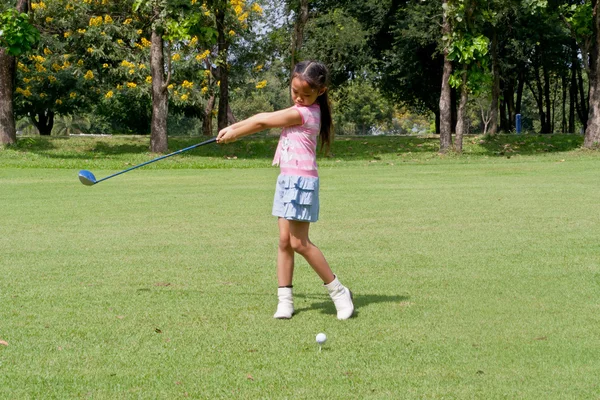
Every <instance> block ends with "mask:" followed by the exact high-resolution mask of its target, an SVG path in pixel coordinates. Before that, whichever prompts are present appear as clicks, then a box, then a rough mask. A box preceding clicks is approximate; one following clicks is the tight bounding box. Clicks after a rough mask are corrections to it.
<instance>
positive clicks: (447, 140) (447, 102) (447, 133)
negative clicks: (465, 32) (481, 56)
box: [440, 0, 452, 153]
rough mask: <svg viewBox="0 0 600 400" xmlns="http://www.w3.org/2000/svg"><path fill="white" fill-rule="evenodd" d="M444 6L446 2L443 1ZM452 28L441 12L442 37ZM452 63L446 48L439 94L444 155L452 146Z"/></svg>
mask: <svg viewBox="0 0 600 400" xmlns="http://www.w3.org/2000/svg"><path fill="white" fill-rule="evenodd" d="M443 2H444V4H447V3H448V0H443ZM451 33H452V28H451V27H450V21H448V18H447V15H446V12H445V11H444V12H443V24H442V35H443V36H448V37H449V36H450V34H451ZM451 74H452V62H451V61H450V60H449V59H448V48H444V69H443V73H442V90H441V94H440V153H445V152H446V151H448V149H450V147H451V146H452V104H451V103H452V99H451V97H452V91H451V88H450V83H449V79H450V75H451Z"/></svg>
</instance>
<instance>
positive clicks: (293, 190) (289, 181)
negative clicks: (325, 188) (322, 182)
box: [273, 174, 319, 222]
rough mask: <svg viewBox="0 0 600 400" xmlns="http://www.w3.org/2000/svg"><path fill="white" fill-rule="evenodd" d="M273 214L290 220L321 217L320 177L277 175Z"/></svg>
mask: <svg viewBox="0 0 600 400" xmlns="http://www.w3.org/2000/svg"><path fill="white" fill-rule="evenodd" d="M273 215H274V216H276V217H281V218H285V219H287V220H290V221H306V222H316V221H317V220H318V219H319V178H313V177H307V176H297V175H284V174H280V175H279V176H278V177H277V185H276V186H275V198H274V199H273Z"/></svg>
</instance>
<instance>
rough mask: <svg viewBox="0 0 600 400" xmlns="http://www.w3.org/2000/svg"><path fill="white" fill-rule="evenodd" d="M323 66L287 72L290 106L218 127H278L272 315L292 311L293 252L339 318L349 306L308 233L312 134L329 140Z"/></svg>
mask: <svg viewBox="0 0 600 400" xmlns="http://www.w3.org/2000/svg"><path fill="white" fill-rule="evenodd" d="M327 79H328V71H327V68H326V67H325V66H324V65H323V64H321V63H319V62H316V61H303V62H300V63H298V64H297V65H296V67H295V68H294V73H293V74H292V83H291V94H292V100H293V102H294V106H293V107H290V108H287V109H285V110H281V111H275V112H270V113H261V114H257V115H254V116H253V117H250V118H248V119H246V120H243V121H240V122H238V123H235V124H233V125H231V126H228V127H227V128H224V129H222V130H221V131H220V132H219V134H218V136H217V142H218V143H230V142H233V141H235V140H236V139H238V138H240V137H242V136H246V135H251V134H253V133H256V132H259V131H262V130H265V129H269V128H283V131H282V133H281V137H280V138H279V144H278V145H277V151H276V152H275V158H274V160H273V165H279V167H280V170H281V173H280V175H279V177H278V178H277V185H276V188H275V199H274V201H273V215H274V216H276V217H278V225H279V248H278V251H277V281H278V283H279V288H278V290H277V295H278V297H279V304H278V305H277V311H276V312H275V315H273V317H274V318H283V319H288V318H291V317H292V315H293V314H294V302H293V298H292V287H293V286H292V278H293V275H294V253H298V254H300V255H301V256H303V257H304V258H305V259H306V261H307V262H308V263H309V264H310V266H311V267H312V268H313V269H314V270H315V272H316V273H317V275H319V277H320V278H321V279H322V280H323V284H324V285H325V287H326V288H327V290H328V291H329V295H330V296H331V299H332V300H333V303H334V304H335V308H336V310H337V317H338V319H348V318H350V317H351V316H352V313H353V312H354V305H353V303H352V293H351V292H350V290H348V288H346V287H345V286H343V285H342V284H341V283H340V281H339V280H338V278H337V277H336V276H335V275H334V274H333V272H332V271H331V268H330V267H329V264H328V263H327V260H325V257H324V256H323V253H321V250H319V248H318V247H317V246H315V245H314V244H313V243H312V242H311V241H310V239H309V238H308V230H309V228H310V223H311V222H316V221H317V219H318V218H319V175H318V173H317V162H316V149H317V136H319V135H320V136H321V146H329V144H330V141H331V130H332V122H331V110H330V108H329V100H328V98H327Z"/></svg>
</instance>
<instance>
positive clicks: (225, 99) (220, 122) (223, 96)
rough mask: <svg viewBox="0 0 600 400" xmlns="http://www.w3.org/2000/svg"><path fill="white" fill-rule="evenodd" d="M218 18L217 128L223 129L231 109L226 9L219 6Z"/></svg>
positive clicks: (216, 15) (216, 14)
mask: <svg viewBox="0 0 600 400" xmlns="http://www.w3.org/2000/svg"><path fill="white" fill-rule="evenodd" d="M215 17H216V20H217V46H218V50H219V58H220V59H221V60H220V61H219V63H218V65H217V75H218V76H219V80H220V83H219V111H218V114H217V129H218V130H221V129H223V128H225V127H227V125H228V123H227V122H228V120H227V110H228V109H229V65H228V64H227V52H228V50H229V43H228V42H227V37H226V35H225V10H223V9H221V8H219V9H218V10H217V11H216V12H215Z"/></svg>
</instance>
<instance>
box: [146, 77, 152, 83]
mask: <svg viewBox="0 0 600 400" xmlns="http://www.w3.org/2000/svg"><path fill="white" fill-rule="evenodd" d="M146 83H152V77H151V76H150V75H148V76H147V77H146Z"/></svg>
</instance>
